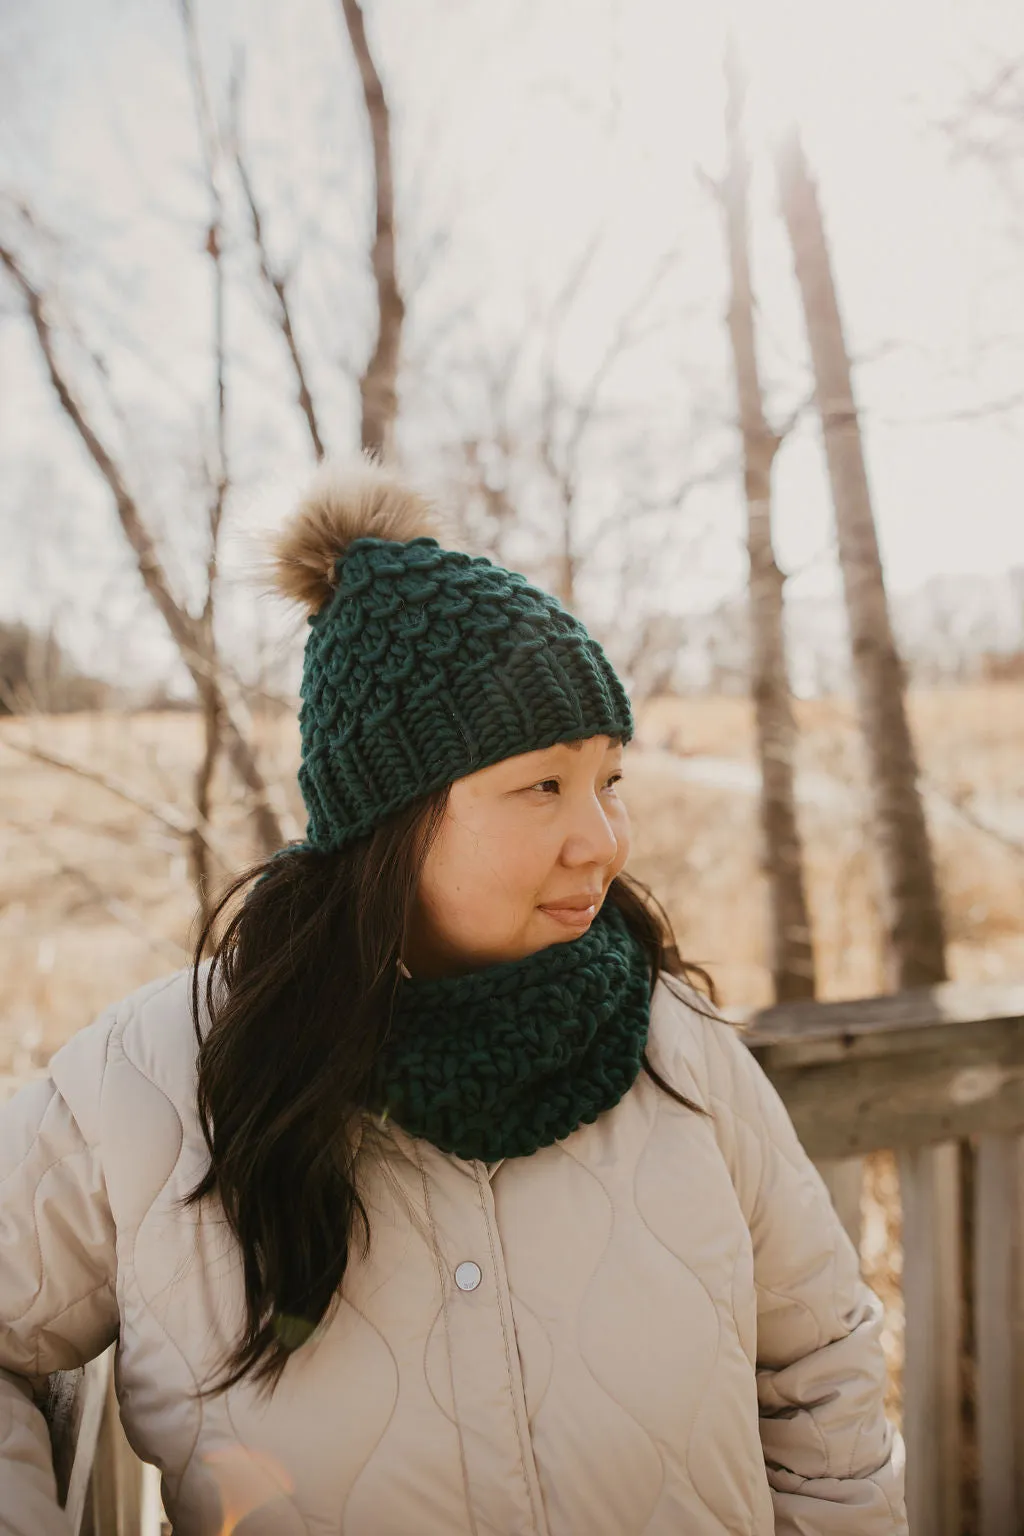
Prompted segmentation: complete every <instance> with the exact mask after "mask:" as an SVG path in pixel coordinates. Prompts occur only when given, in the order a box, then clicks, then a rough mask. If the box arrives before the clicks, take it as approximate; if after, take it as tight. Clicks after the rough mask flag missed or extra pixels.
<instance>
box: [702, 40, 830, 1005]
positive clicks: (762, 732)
mask: <svg viewBox="0 0 1024 1536" xmlns="http://www.w3.org/2000/svg"><path fill="white" fill-rule="evenodd" d="M726 75H727V81H728V91H729V95H728V105H727V114H726V132H727V141H728V155H729V163H728V171H727V174H726V178H725V182H724V185H723V187H722V189H721V190H722V201H723V205H724V210H725V223H726V233H727V239H728V246H729V273H730V285H731V286H730V297H729V339H730V342H731V344H732V356H733V366H734V369H735V373H736V396H737V402H738V406H739V424H740V431H741V434H742V438H743V470H744V474H743V479H744V489H745V492H746V500H747V552H748V554H749V557H750V576H749V601H750V626H751V692H752V696H753V700H754V714H755V719H756V723H757V749H758V759H759V761H760V765H761V832H762V838H763V857H764V868H765V873H766V875H767V880H768V903H769V921H770V932H771V950H772V986H773V990H774V996H775V999H776V1001H778V1002H788V1001H792V1000H795V999H797V998H807V997H813V996H814V993H815V975H814V951H813V947H812V944H811V931H810V918H809V916H808V910H807V893H806V889H805V884H804V853H803V845H802V843H801V839H800V829H799V825H798V822H797V813H796V793H795V788H794V773H793V753H794V748H795V745H796V725H795V721H794V718H793V704H792V697H791V694H790V687H789V676H788V671H787V666H786V651H785V632H784V627H783V597H782V589H783V576H782V573H781V571H780V570H779V567H778V565H777V563H776V560H775V551H774V548H773V545H772V525H771V515H772V504H771V477H772V465H773V463H774V460H775V455H776V453H777V452H778V449H779V446H780V444H781V442H782V438H781V437H780V435H779V434H778V433H777V432H773V431H772V429H771V427H770V426H769V424H768V422H767V421H766V419H765V414H764V407H763V403H762V391H761V378H760V372H759V369H758V362H757V346H756V340H755V333H754V300H753V292H752V287H751V278H750V235H749V218H748V190H749V180H750V172H749V166H748V163H747V158H746V153H745V150H744V147H743V139H742V113H743V97H744V89H743V79H742V74H741V66H740V62H739V59H738V56H737V53H736V50H735V48H734V47H730V50H729V55H728V59H727V63H726Z"/></svg>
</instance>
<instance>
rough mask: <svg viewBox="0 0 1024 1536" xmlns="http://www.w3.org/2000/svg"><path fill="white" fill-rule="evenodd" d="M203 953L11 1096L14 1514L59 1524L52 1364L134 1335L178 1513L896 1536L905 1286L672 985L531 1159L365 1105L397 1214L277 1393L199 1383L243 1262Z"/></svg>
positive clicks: (260, 1526) (392, 1212)
mask: <svg viewBox="0 0 1024 1536" xmlns="http://www.w3.org/2000/svg"><path fill="white" fill-rule="evenodd" d="M188 980H189V978H188V973H187V972H184V971H183V972H179V973H178V974H176V975H174V976H171V977H169V978H167V979H165V980H163V981H160V982H157V983H155V984H153V985H151V986H149V987H146V988H144V989H143V990H142V991H140V992H137V993H135V994H134V995H133V996H131V997H129V998H127V999H126V1000H125V1001H123V1002H121V1003H119V1004H118V1005H116V1006H115V1007H113V1008H111V1009H110V1010H109V1011H108V1012H107V1013H106V1014H104V1015H103V1016H102V1017H101V1018H100V1019H99V1020H98V1021H97V1022H96V1023H95V1024H93V1025H92V1026H91V1027H90V1028H88V1029H85V1030H83V1031H82V1032H81V1033H80V1034H78V1035H77V1036H75V1038H74V1039H72V1040H71V1042H70V1043H69V1044H68V1045H66V1046H65V1047H64V1048H63V1049H62V1050H61V1051H60V1052H58V1054H57V1055H56V1056H55V1057H54V1059H53V1062H52V1064H51V1075H50V1077H49V1079H47V1080H45V1081H40V1082H39V1083H36V1084H33V1085H31V1086H29V1087H28V1088H26V1089H24V1090H23V1091H22V1092H21V1093H20V1094H19V1095H18V1096H17V1097H16V1098H15V1099H13V1100H12V1101H11V1102H10V1103H9V1104H8V1105H7V1106H6V1107H5V1108H4V1109H3V1110H2V1111H0V1531H2V1532H3V1533H4V1536H58V1533H64V1532H65V1531H66V1524H65V1521H64V1516H63V1514H62V1513H61V1512H60V1510H59V1509H58V1508H57V1505H56V1500H55V1494H54V1482H53V1473H52V1469H51V1465H50V1460H49V1454H48V1449H47V1436H46V1429H45V1425H44V1423H43V1420H42V1418H41V1416H40V1415H39V1413H38V1411H37V1410H36V1408H35V1407H34V1405H33V1397H32V1394H33V1388H34V1387H35V1386H37V1385H38V1381H39V1378H41V1377H43V1376H44V1375H45V1374H46V1373H48V1372H50V1371H54V1370H57V1369H58V1368H61V1367H68V1366H73V1365H76V1364H78V1363H80V1362H82V1361H83V1360H85V1359H87V1358H89V1357H90V1356H93V1355H95V1354H97V1353H98V1352H99V1351H101V1350H103V1349H104V1348H105V1347H106V1346H107V1345H108V1344H110V1343H111V1341H112V1340H114V1339H118V1340H119V1347H118V1367H117V1388H118V1394H119V1397H120V1404H121V1415H122V1419H123V1421H124V1425H125V1429H126V1431H127V1433H128V1437H129V1439H130V1440H131V1442H132V1444H133V1445H134V1446H135V1448H136V1450H137V1451H138V1453H139V1455H140V1456H142V1457H143V1458H144V1459H146V1460H147V1461H151V1462H155V1463H157V1464H158V1465H159V1466H160V1468H161V1469H162V1472H163V1488H164V1500H165V1504H166V1507H167V1511H168V1513H169V1515H170V1518H171V1520H172V1522H173V1527H174V1531H175V1533H176V1536H221V1533H225V1536H226V1533H228V1532H232V1531H237V1532H238V1536H333V1533H344V1536H641V1533H644V1536H717V1533H719V1532H722V1533H724V1532H730V1533H741V1532H742V1533H747V1536H755V1533H756V1536H765V1533H768V1532H772V1531H774V1532H779V1533H785V1536H797V1533H801V1536H810V1533H812V1532H813V1533H815V1536H890V1533H893V1532H904V1531H905V1530H906V1521H905V1517H904V1513H903V1493H902V1447H901V1444H900V1441H899V1439H898V1437H897V1436H894V1434H893V1432H892V1430H891V1429H890V1427H889V1426H888V1425H887V1423H886V1421H885V1418H884V1416H883V1412H882V1392H883V1380H884V1367H883V1362H882V1355H881V1351H880V1348H879V1342H878V1334H879V1307H878V1304H877V1302H876V1300H875V1298H874V1297H873V1296H872V1295H871V1293H870V1292H869V1291H867V1290H866V1289H865V1288H864V1286H863V1285H862V1284H861V1283H860V1281H859V1279H858V1276H857V1264H856V1260H855V1257H854V1254H853V1250H852V1248H851V1247H850V1244H849V1243H848V1241H847V1239H846V1237H845V1236H844V1234H843V1233H842V1231H841V1229H840V1228H839V1226H838V1224H837V1222H836V1219H835V1217H834V1215H833V1213H832V1209H831V1207H830V1205H829V1202H828V1197H827V1195H826V1194H825V1191H824V1188H823V1186H822V1184H821V1182H820V1181H819V1179H818V1177H817V1175H816V1173H815V1172H814V1170H813V1168H812V1167H811V1165H810V1164H809V1162H808V1161H807V1159H806V1157H805V1156H804V1154H803V1152H802V1151H801V1148H800V1146H799V1144H798V1143H797V1141H796V1138H795V1136H794V1134H793V1131H792V1128H791V1126H790V1124H789V1121H788V1119H787V1117H786V1114H785V1111H784V1110H783V1108H782V1106H781V1104H780V1103H779V1101H778V1099H777V1098H776V1096H775V1094H774V1092H773V1090H772V1089H771V1087H770V1086H769V1085H768V1083H767V1081H766V1079H765V1078H764V1077H763V1075H762V1073H761V1072H760V1070H759V1068H758V1067H757V1066H756V1065H755V1063H754V1061H753V1059H752V1058H751V1057H750V1055H749V1053H748V1052H747V1050H746V1049H745V1047H744V1046H743V1045H742V1043H741V1042H740V1041H739V1040H738V1039H737V1038H736V1036H735V1034H734V1033H733V1032H732V1031H731V1030H730V1029H729V1028H728V1027H727V1026H725V1025H723V1024H719V1023H717V1022H714V1021H710V1020H707V1019H704V1018H701V1017H700V1016H699V1015H698V1014H697V1013H695V1012H694V1011H693V1010H692V1009H691V1008H690V1007H689V1006H688V1005H687V1003H686V1002H685V1001H684V1000H682V999H681V998H680V997H678V996H676V995H675V994H674V992H673V991H670V989H669V987H668V986H667V985H665V984H664V983H663V984H662V985H661V986H659V989H658V992H657V994H656V998H655V1005H654V1012H653V1017H652V1032H651V1056H652V1060H653V1061H654V1064H655V1065H656V1066H658V1067H659V1068H660V1070H661V1072H662V1073H663V1074H664V1075H665V1076H666V1077H667V1078H668V1079H669V1080H670V1081H671V1082H672V1083H673V1084H674V1085H675V1086H676V1087H677V1088H678V1089H680V1090H681V1091H682V1092H683V1093H684V1094H686V1095H688V1096H689V1097H690V1098H692V1099H695V1100H698V1101H699V1102H700V1103H701V1104H703V1105H704V1106H706V1108H707V1109H708V1111H709V1115H708V1116H707V1117H702V1116H698V1115H696V1114H694V1113H692V1112H691V1111H688V1110H685V1109H683V1108H681V1107H680V1106H679V1105H677V1104H675V1103H674V1102H673V1101H672V1100H670V1099H669V1098H668V1097H667V1096H666V1095H665V1094H663V1093H662V1092H661V1091H660V1090H659V1089H657V1088H656V1087H655V1086H654V1085H653V1084H652V1083H651V1082H650V1081H649V1080H648V1078H647V1077H646V1075H641V1077H640V1079H639V1080H638V1082H637V1083H636V1084H635V1086H634V1087H633V1089H632V1090H631V1091H630V1093H629V1094H627V1096H626V1097H625V1098H624V1099H623V1100H622V1102H621V1103H620V1104H619V1105H618V1106H617V1107H616V1108H615V1109H613V1110H611V1111H609V1112H608V1113H607V1114H604V1115H602V1116H601V1118H600V1119H599V1120H598V1121H597V1123H596V1124H594V1125H590V1126H586V1127H583V1128H581V1129H580V1130H578V1131H576V1132H575V1133H574V1134H573V1135H572V1136H570V1137H568V1138H567V1139H566V1140H565V1141H563V1142H560V1143H559V1144H557V1145H556V1146H552V1147H547V1148H545V1149H544V1150H542V1151H540V1152H537V1153H535V1154H534V1155H533V1156H532V1157H528V1158H521V1159H514V1160H509V1161H507V1162H504V1163H500V1164H497V1165H492V1166H490V1167H488V1166H486V1165H484V1164H482V1163H470V1162H462V1161H460V1160H459V1159H457V1158H455V1157H451V1156H448V1155H446V1154H443V1153H441V1152H438V1151H436V1150H435V1149H434V1148H433V1147H431V1146H429V1145H428V1144H426V1143H424V1142H420V1141H415V1140H412V1139H411V1138H409V1137H407V1136H405V1135H404V1134H402V1132H401V1131H399V1130H397V1129H390V1130H389V1129H384V1130H381V1129H380V1128H378V1127H376V1126H375V1125H373V1124H372V1123H371V1122H367V1123H366V1128H365V1131H364V1135H363V1140H362V1143H361V1146H360V1151H359V1161H360V1166H361V1168H362V1176H363V1183H364V1188H365V1192H366V1198H367V1204H368V1208H369V1210H370V1213H371V1219H372V1223H373V1243H372V1247H371V1251H370V1254H369V1257H368V1258H367V1259H366V1260H364V1261H362V1262H359V1261H355V1262H354V1263H353V1266H352V1267H351V1268H350V1270H349V1273H348V1274H347V1275H346V1278H345V1284H344V1293H345V1294H344V1300H343V1301H342V1302H341V1304H340V1306H339V1307H338V1309H337V1311H336V1312H335V1313H334V1315H333V1317H332V1319H331V1321H330V1322H329V1325H328V1326H327V1327H326V1330H325V1331H324V1332H323V1333H322V1335H321V1336H320V1337H319V1338H318V1339H317V1340H316V1341H314V1342H312V1343H311V1344H309V1345H307V1346H306V1347H305V1348H304V1349H302V1350H301V1351H300V1352H299V1353H298V1354H297V1355H296V1356H295V1357H294V1359H293V1360H292V1362H291V1363H290V1364H289V1366H288V1369H287V1371H286V1372H285V1375H284V1378H283V1380H282V1382H281V1384H280V1386H279V1387H278V1389H277V1391H276V1392H275V1394H274V1395H273V1396H272V1397H271V1398H270V1399H269V1400H268V1399H264V1398H261V1397H259V1396H258V1395H256V1394H255V1393H254V1392H252V1391H250V1390H248V1389H246V1387H245V1386H244V1385H243V1386H241V1387H238V1388H235V1389H233V1390H232V1391H231V1392H230V1393H229V1394H227V1396H226V1397H221V1398H216V1399H213V1400H210V1401H205V1402H200V1401H198V1400H197V1398H196V1396H195V1392H196V1388H197V1386H198V1385H199V1384H200V1383H201V1382H202V1381H203V1379H204V1377H205V1376H206V1375H207V1373H208V1372H209V1371H211V1369H213V1368H214V1367H215V1366H216V1365H217V1364H218V1362H219V1360H220V1357H221V1352H222V1351H223V1350H224V1348H225V1347H226V1346H227V1345H228V1344H229V1343H230V1342H231V1341H232V1340H233V1339H234V1337H235V1335H236V1331H237V1329H238V1326H239V1320H240V1316H241V1311H240V1298H241V1283H240V1276H239V1256H238V1253H237V1250H236V1248H235V1247H234V1245H233V1242H232V1239H231V1237H230V1235H229V1233H228V1232H227V1230H226V1228H225V1225H224V1223H223V1222H222V1221H219V1220H218V1219H217V1216H216V1214H215V1213H214V1212H212V1211H211V1210H210V1209H206V1210H205V1211H203V1212H202V1213H201V1214H200V1213H197V1212H195V1211H191V1210H190V1211H184V1212H183V1211H182V1210H181V1209H180V1208H179V1205H178V1202H179V1200H180V1197H181V1196H182V1195H183V1194H184V1193H185V1191H186V1190H187V1189H188V1188H189V1187H190V1185H192V1183H193V1182H194V1181H195V1180H196V1178H197V1177H198V1175H199V1174H200V1172H201V1171H202V1169H203V1167H204V1160H205V1158H204V1147H203V1143H202V1139H201V1136H200V1133H199V1128H198V1124H197V1120H196V1116H195V1112H194V1108H193V1099H194V1087H195V1071H194V1058H195V1039H194V1035H193V1030H192V1023H191V1020H190V1018H189V1013H188V1004H187V989H188Z"/></svg>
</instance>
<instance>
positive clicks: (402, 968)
mask: <svg viewBox="0 0 1024 1536" xmlns="http://www.w3.org/2000/svg"><path fill="white" fill-rule="evenodd" d="M398 974H399V975H400V976H404V977H405V979H406V981H412V971H410V969H409V967H408V966H407V965H406V963H405V961H404V960H403V959H402V957H401V955H399V957H398Z"/></svg>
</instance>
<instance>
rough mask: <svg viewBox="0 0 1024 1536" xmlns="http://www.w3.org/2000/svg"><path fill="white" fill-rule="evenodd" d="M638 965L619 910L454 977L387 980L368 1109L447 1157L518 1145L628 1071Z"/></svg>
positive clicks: (633, 1062)
mask: <svg viewBox="0 0 1024 1536" xmlns="http://www.w3.org/2000/svg"><path fill="white" fill-rule="evenodd" d="M649 1022H650V973H649V970H648V966H647V961H646V958H645V956H644V953H643V950H642V949H641V947H640V945H639V944H638V943H637V942H636V940H635V939H634V938H633V937H632V935H631V934H630V932H629V930H628V928H627V927H626V924H625V922H624V920H623V918H622V916H621V914H620V913H619V912H618V911H616V910H615V909H614V908H612V907H604V908H602V910H601V911H600V912H599V913H598V915H597V917H596V918H595V919H594V922H593V923H592V925H591V927H590V928H589V929H588V931H587V932H586V933H585V934H583V935H582V936H581V937H580V938H578V939H573V940H571V941H569V942H567V943H561V944H554V945H551V946H550V947H549V948H547V949H543V950H541V951H540V952H539V953H537V954H534V955H529V956H528V957H527V958H526V959H524V960H512V961H506V962H504V963H503V964H500V965H493V966H487V967H485V968H483V969H482V970H478V971H473V972H470V973H469V974H467V975H464V976H455V977H451V978H443V979H440V980H430V981H417V980H416V979H415V977H413V978H412V979H410V980H405V981H402V982H401V983H400V984H399V988H398V993H397V997H396V1003H395V1011H394V1018H393V1024H392V1032H391V1036H390V1038H389V1041H388V1044H387V1046H386V1047H385V1049H384V1052H383V1053H382V1056H381V1057H380V1058H379V1060H378V1064H377V1068H376V1073H375V1077H374V1083H373V1087H372V1091H371V1103H370V1106H369V1107H370V1108H371V1109H374V1110H376V1111H377V1112H378V1113H379V1112H381V1111H382V1110H386V1111H387V1114H388V1115H389V1116H390V1117H391V1118H393V1119H394V1120H396V1121H397V1123H398V1124H399V1125H400V1126H401V1127H402V1129H403V1130H405V1131H408V1132H409V1133H410V1135H413V1136H420V1137H423V1138H424V1139H425V1140H427V1141H429V1142H432V1143H433V1145H434V1146H435V1147H439V1148H440V1149H441V1151H443V1152H452V1153H454V1154H455V1155H456V1156H457V1157H464V1158H479V1159H481V1160H482V1161H483V1162H496V1161H497V1160H498V1159H499V1158H505V1157H528V1156H529V1155H530V1153H531V1152H535V1151H536V1150H537V1149H538V1147H545V1146H549V1145H550V1144H551V1143H552V1142H555V1141H560V1140H561V1139H562V1138H563V1137H564V1136H568V1135H570V1133H571V1132H572V1131H574V1130H576V1128H577V1127H578V1126H580V1125H589V1124H590V1123H591V1121H593V1120H596V1119H597V1117H598V1115H600V1114H601V1113H602V1112H603V1111H604V1110H606V1109H611V1108H612V1107H613V1105H615V1104H617V1103H618V1102H619V1100H620V1099H621V1098H622V1097H623V1095H624V1094H625V1093H627V1092H628V1091H629V1089H630V1088H631V1087H632V1085H633V1083H634V1082H635V1081H636V1078H637V1074H638V1073H639V1071H640V1066H641V1062H642V1058H643V1052H644V1047H645V1045H646V1043H647V1030H648V1025H649Z"/></svg>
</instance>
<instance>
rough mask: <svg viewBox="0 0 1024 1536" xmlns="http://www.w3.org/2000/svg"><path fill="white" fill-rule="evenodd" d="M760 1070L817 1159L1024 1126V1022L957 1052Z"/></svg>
mask: <svg viewBox="0 0 1024 1536" xmlns="http://www.w3.org/2000/svg"><path fill="white" fill-rule="evenodd" d="M755 1054H759V1053H757V1052H755ZM762 1065H763V1066H764V1067H765V1070H766V1072H767V1073H768V1076H769V1077H770V1078H771V1080H772V1082H773V1083H774V1084H775V1087H776V1088H777V1089H778V1091H779V1093H780V1094H781V1096H782V1098H783V1100H784V1102H785V1104H786V1108H787V1109H788V1111H789V1113H790V1116H791V1117H792V1120H793V1124H794V1125H795V1127H796V1130H797V1134H798V1135H799V1137H800V1139H801V1141H802V1142H803V1144H804V1146H805V1147H806V1149H807V1151H808V1153H809V1154H810V1156H811V1157H812V1158H814V1159H816V1160H818V1159H823V1158H842V1157H852V1156H861V1155H863V1154H864V1153H867V1152H873V1151H879V1150H882V1149H884V1148H888V1147H894V1148H897V1147H902V1148H912V1147H923V1146H928V1145H930V1144H933V1143H936V1142H940V1141H951V1140H954V1139H957V1138H963V1137H967V1136H971V1135H976V1134H981V1133H984V1132H995V1133H1004V1132H1005V1133H1009V1132H1012V1131H1016V1130H1022V1129H1024V1021H1022V1022H1021V1023H1020V1024H1019V1025H1018V1024H1013V1025H1002V1026H999V1027H998V1029H997V1030H993V1028H992V1026H987V1025H981V1026H979V1028H978V1032H977V1035H976V1036H975V1037H974V1038H967V1039H963V1038H961V1039H960V1040H959V1041H958V1042H957V1044H956V1047H955V1049H942V1050H925V1049H922V1050H921V1051H919V1052H917V1053H915V1054H911V1055H906V1056H893V1057H885V1058H881V1059H876V1060H864V1059H853V1060H847V1061H839V1060H837V1061H833V1062H830V1063H827V1064H818V1065H815V1066H808V1065H804V1066H798V1067H787V1066H784V1065H780V1064H779V1058H778V1057H773V1058H770V1059H769V1060H768V1061H767V1062H765V1061H762Z"/></svg>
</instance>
